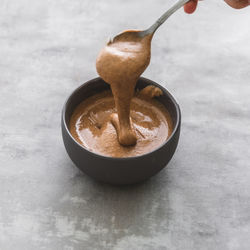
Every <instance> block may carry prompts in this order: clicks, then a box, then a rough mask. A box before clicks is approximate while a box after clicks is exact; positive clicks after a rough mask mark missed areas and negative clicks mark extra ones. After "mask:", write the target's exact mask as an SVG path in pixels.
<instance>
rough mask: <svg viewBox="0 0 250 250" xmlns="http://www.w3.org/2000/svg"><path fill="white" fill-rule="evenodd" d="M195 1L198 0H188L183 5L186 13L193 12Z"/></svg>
mask: <svg viewBox="0 0 250 250" xmlns="http://www.w3.org/2000/svg"><path fill="white" fill-rule="evenodd" d="M197 3H198V1H196V0H191V1H189V2H188V3H186V4H185V5H184V11H185V12H186V13H188V14H192V13H194V11H195V10H196V7H197Z"/></svg>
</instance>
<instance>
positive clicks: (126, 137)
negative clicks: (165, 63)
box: [96, 30, 152, 146]
mask: <svg viewBox="0 0 250 250" xmlns="http://www.w3.org/2000/svg"><path fill="white" fill-rule="evenodd" d="M138 32H139V31H131V30H130V31H125V32H123V33H122V34H121V35H119V36H118V37H116V38H115V40H114V41H113V42H109V43H108V44H107V45H106V46H105V47H104V48H103V49H102V50H101V52H100V54H99V56H98V58H97V61H96V69H97V72H98V74H99V75H100V76H101V78H102V79H103V80H104V81H105V82H107V83H109V84H110V86H111V90H112V93H113V96H114V99H115V106H116V109H117V114H112V116H111V121H112V123H113V125H114V126H115V128H116V131H117V134H118V140H119V143H120V144H122V145H124V146H130V145H134V144H135V143H136V139H137V137H136V133H135V131H134V129H133V127H132V124H131V122H130V102H131V99H132V97H133V95H134V89H135V85H136V82H137V80H138V78H139V77H140V75H141V74H142V73H143V71H144V70H145V69H146V68H147V66H148V64H149V62H150V53H151V39H152V35H147V36H145V37H143V38H140V37H138V36H137V33H138Z"/></svg>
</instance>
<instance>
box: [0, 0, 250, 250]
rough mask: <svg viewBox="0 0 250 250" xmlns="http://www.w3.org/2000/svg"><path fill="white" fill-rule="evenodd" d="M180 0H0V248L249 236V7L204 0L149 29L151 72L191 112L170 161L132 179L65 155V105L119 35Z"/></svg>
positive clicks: (248, 242) (146, 246)
mask: <svg viewBox="0 0 250 250" xmlns="http://www.w3.org/2000/svg"><path fill="white" fill-rule="evenodd" d="M171 3H173V1H167V0H165V1H164V0H159V1H150V0H145V1H139V0H137V1H132V0H129V1H122V0H119V1H118V0H110V1H103V0H101V1H97V0H95V1H93V0H85V1H80V0H76V1H63V0H61V1H60V0H55V1H47V0H45V1H32V0H30V1H28V0H27V1H26V0H14V1H9V0H1V1H0V5H1V8H0V87H1V92H0V93H1V97H0V107H1V112H0V128H1V130H0V133H1V140H0V197H1V202H0V249H1V250H16V249H18V250H20V249H24V250H34V249H37V250H38V249H46V250H47V249H49V250H50V249H52V250H55V249H56V250H57V249H59V250H61V249H62V250H72V249H76V250H78V249H79V250H80V249H81V250H82V249H84V250H85V249H87V250H88V249H91V250H95V249H104V250H106V249H108V250H109V249H115V250H123V249H124V250H126V249H136V250H152V249H153V250H154V249H156V250H158V249H159V250H163V249H171V250H179V249H185V250H215V249H216V250H248V249H250V163H249V156H250V150H249V144H250V98H249V95H250V46H249V44H250V30H249V23H250V8H248V9H247V8H246V9H244V10H241V11H236V10H233V9H231V8H229V7H227V6H226V5H225V4H224V3H223V1H217V0H211V1H203V2H202V3H201V4H200V6H199V11H197V13H196V14H195V15H192V16H188V15H186V14H184V13H183V11H179V12H178V13H177V14H175V16H173V17H172V18H171V19H170V20H169V21H168V22H167V23H166V24H165V25H164V26H163V27H162V28H160V30H159V31H160V32H158V33H157V34H156V36H155V38H154V40H153V47H152V61H151V65H150V67H149V68H148V70H147V71H146V72H145V74H144V76H145V77H148V78H151V79H152V80H154V81H157V82H159V83H160V84H162V85H164V86H165V87H167V88H168V89H169V90H170V91H171V92H172V93H173V94H174V96H175V97H176V99H177V100H178V102H179V104H180V106H181V109H182V116H183V119H182V120H183V123H182V133H181V138H180V143H179V147H178V150H177V152H176V154H175V156H174V158H173V159H172V161H171V163H170V164H169V166H168V168H166V169H165V170H163V171H162V172H161V173H160V174H158V175H157V176H155V177H154V178H152V179H150V180H149V181H147V182H145V183H143V184H140V185H136V186H131V187H125V188H124V187H123V188H118V187H112V186H108V185H103V184H100V183H96V182H95V181H93V180H92V179H90V178H88V177H87V176H85V175H84V174H82V173H80V172H79V171H78V170H77V169H76V168H75V167H74V165H73V164H72V163H71V161H70V159H69V158H68V156H67V155H66V152H65V150H64V146H63V143H62V139H61V131H60V115H61V109H62V106H63V103H64V101H65V99H66V98H67V96H68V95H69V94H70V92H71V91H72V90H73V89H75V88H76V87H77V86H79V85H80V84H81V83H83V82H85V81H86V80H89V79H91V78H94V77H96V72H95V57H96V55H97V53H98V51H99V49H100V48H101V46H102V45H103V44H104V41H106V40H107V38H108V37H109V36H111V35H112V34H115V33H117V32H119V31H121V30H123V29H126V28H144V27H147V26H149V25H150V24H151V23H152V22H153V21H154V20H155V19H156V18H157V17H158V16H159V15H160V14H161V13H162V12H163V11H164V10H165V9H167V8H168V7H169V6H170V5H171Z"/></svg>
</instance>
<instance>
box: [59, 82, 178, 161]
mask: <svg viewBox="0 0 250 250" xmlns="http://www.w3.org/2000/svg"><path fill="white" fill-rule="evenodd" d="M139 79H140V80H142V81H147V82H150V83H152V84H153V85H155V86H156V87H158V88H160V89H161V90H162V91H163V93H164V94H165V95H167V96H168V97H169V98H170V100H171V101H172V103H173V104H174V106H175V110H176V113H177V117H176V124H175V127H174V129H173V131H172V133H171V135H170V136H169V137H168V138H167V140H166V141H165V142H164V143H163V144H161V145H160V146H158V147H157V148H155V149H154V150H152V151H150V152H147V153H145V154H142V155H138V156H130V157H111V156H106V155H102V154H98V153H96V152H93V151H90V150H89V149H87V148H85V147H84V146H83V145H82V144H80V143H79V142H78V141H76V140H75V138H74V137H73V136H72V134H71V133H70V131H69V129H68V126H67V123H66V118H65V116H66V109H67V106H68V103H69V102H70V100H71V98H72V97H73V96H74V95H75V94H76V93H77V92H78V91H79V90H80V89H81V88H83V87H84V86H85V85H88V84H89V83H90V82H92V81H97V80H102V81H103V79H102V78H101V77H96V78H93V79H91V80H88V81H86V82H84V83H83V84H81V85H80V86H78V87H77V88H76V89H75V90H74V91H73V92H71V94H70V95H69V96H68V97H67V99H66V101H65V102H64V105H63V109H62V115H61V118H62V123H63V126H64V128H65V130H66V132H67V133H68V135H69V136H70V138H71V139H72V140H73V141H74V142H75V143H76V144H77V145H78V146H79V147H80V148H82V149H83V150H85V151H86V152H87V153H89V154H91V155H93V156H95V157H99V158H102V159H106V160H113V161H129V160H132V159H140V158H143V157H146V156H148V155H150V154H153V153H154V152H155V151H158V150H159V149H161V148H162V147H164V146H165V145H166V144H167V143H168V142H169V141H170V140H171V139H172V138H173V136H174V134H175V133H176V131H177V129H178V127H179V126H180V121H181V110H180V106H179V104H178V103H177V101H176V100H175V98H174V97H173V95H172V94H171V93H170V92H169V91H168V90H167V89H166V88H165V87H163V86H162V85H160V84H158V83H156V82H154V81H152V80H150V79H148V78H145V77H140V78H139Z"/></svg>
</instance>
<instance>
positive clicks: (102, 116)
mask: <svg viewBox="0 0 250 250" xmlns="http://www.w3.org/2000/svg"><path fill="white" fill-rule="evenodd" d="M160 94H161V90H160V89H158V88H155V87H153V86H148V87H146V88H145V89H143V90H142V91H140V92H137V93H136V94H135V96H134V97H133V98H132V100H131V105H130V108H131V110H130V117H131V124H132V126H133V131H134V133H135V136H136V138H137V143H136V144H135V145H133V146H126V147H124V146H122V145H121V144H120V143H119V142H118V140H117V133H116V129H115V128H114V126H113V124H112V123H111V119H110V116H111V115H112V114H114V113H116V112H117V110H116V107H115V102H114V98H113V95H112V93H111V91H104V92H102V93H98V94H96V95H93V96H91V97H89V98H88V99H86V100H84V101H83V102H82V103H80V104H79V105H78V107H77V108H76V109H75V111H74V113H73V115H72V117H71V120H70V132H71V134H72V135H73V137H74V138H75V139H76V140H77V141H78V142H79V143H81V144H82V145H83V146H84V147H85V148H87V149H88V150H90V151H93V152H95V153H99V154H101V155H105V156H111V157H131V156H138V155H142V154H145V153H148V152H151V151H152V150H154V149H155V148H157V147H159V146H160V145H162V144H163V143H164V142H165V141H166V140H167V138H168V137H169V136H170V134H171V133H172V121H171V118H170V115H169V113H168V111H167V110H166V108H165V107H164V105H163V104H161V103H160V102H158V101H157V100H156V99H152V97H154V96H158V95H160Z"/></svg>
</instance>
